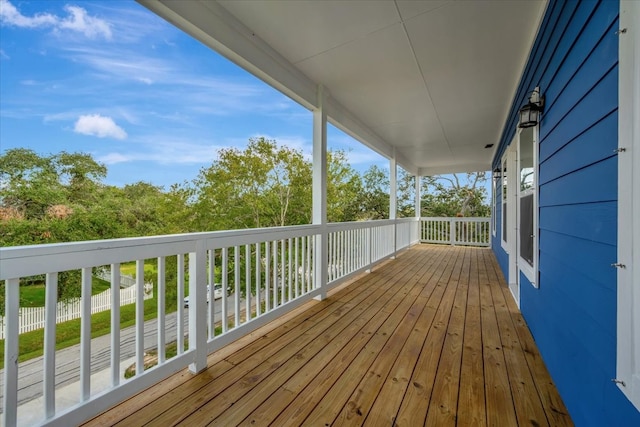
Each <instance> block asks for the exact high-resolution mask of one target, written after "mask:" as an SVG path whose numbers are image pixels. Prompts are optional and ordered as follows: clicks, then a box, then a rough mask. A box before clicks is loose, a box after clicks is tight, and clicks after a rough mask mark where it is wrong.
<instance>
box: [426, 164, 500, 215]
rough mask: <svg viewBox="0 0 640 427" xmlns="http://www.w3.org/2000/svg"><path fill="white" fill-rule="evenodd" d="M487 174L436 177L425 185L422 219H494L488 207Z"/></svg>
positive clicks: (475, 173)
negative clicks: (484, 217)
mask: <svg viewBox="0 0 640 427" xmlns="http://www.w3.org/2000/svg"><path fill="white" fill-rule="evenodd" d="M486 180H487V177H486V173H485V172H473V173H467V174H465V175H464V176H463V177H461V176H459V175H458V174H453V175H446V176H445V175H434V176H428V177H424V178H423V181H422V184H421V185H422V200H421V206H422V216H436V217H437V216H445V217H452V216H465V217H476V216H478V217H483V216H490V215H491V208H490V207H489V205H488V204H486V197H487V190H486V188H485V187H484V183H485V182H486Z"/></svg>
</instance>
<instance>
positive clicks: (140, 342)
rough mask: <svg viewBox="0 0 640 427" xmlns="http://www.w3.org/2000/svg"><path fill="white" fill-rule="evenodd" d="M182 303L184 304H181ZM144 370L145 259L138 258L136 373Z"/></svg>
mask: <svg viewBox="0 0 640 427" xmlns="http://www.w3.org/2000/svg"><path fill="white" fill-rule="evenodd" d="M181 305H182V304H181ZM143 372H144V260H142V259H139V260H136V375H140V374H142V373H143Z"/></svg>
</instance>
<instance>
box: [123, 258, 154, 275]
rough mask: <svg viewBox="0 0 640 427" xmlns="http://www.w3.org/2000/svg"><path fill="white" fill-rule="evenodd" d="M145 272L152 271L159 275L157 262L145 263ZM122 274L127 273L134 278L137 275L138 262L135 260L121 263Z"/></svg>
mask: <svg viewBox="0 0 640 427" xmlns="http://www.w3.org/2000/svg"><path fill="white" fill-rule="evenodd" d="M144 272H145V273H147V274H148V273H152V274H155V275H157V274H158V270H157V268H156V266H155V264H150V263H148V262H145V263H144ZM120 274H126V275H127V276H131V277H133V278H135V277H136V263H135V261H134V262H127V263H125V264H120Z"/></svg>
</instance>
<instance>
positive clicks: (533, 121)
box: [518, 87, 544, 128]
mask: <svg viewBox="0 0 640 427" xmlns="http://www.w3.org/2000/svg"><path fill="white" fill-rule="evenodd" d="M543 108H544V96H542V95H540V88H538V87H536V88H535V89H534V91H533V92H531V95H529V102H528V103H527V104H525V105H523V106H522V108H520V110H519V111H518V115H519V120H518V127H519V128H529V127H532V126H535V125H537V124H538V122H539V121H540V114H541V113H542V110H543Z"/></svg>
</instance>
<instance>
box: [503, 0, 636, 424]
mask: <svg viewBox="0 0 640 427" xmlns="http://www.w3.org/2000/svg"><path fill="white" fill-rule="evenodd" d="M618 14H619V2H618V1H616V0H613V1H580V2H575V1H561V0H557V1H556V0H551V1H550V2H549V6H548V8H547V11H546V13H545V17H544V20H543V23H542V24H541V27H540V31H539V33H538V36H537V38H536V41H535V43H534V45H533V47H532V49H531V52H530V54H529V59H528V62H527V65H526V67H525V70H524V72H523V75H522V77H521V81H520V85H519V87H518V90H517V91H516V95H515V97H514V100H513V105H512V106H511V110H510V114H509V116H508V118H507V120H506V122H505V127H504V129H503V132H502V136H501V139H500V141H499V144H498V150H497V152H496V156H495V157H494V159H493V166H494V167H497V166H498V165H499V164H500V159H501V158H502V155H503V153H504V152H505V150H506V148H507V146H508V144H510V142H511V140H512V139H513V136H514V135H515V131H516V124H517V122H516V121H517V111H518V109H519V108H520V106H522V105H523V104H524V103H525V102H526V99H527V95H528V94H529V93H530V92H531V91H532V90H533V89H534V88H535V87H536V86H540V88H541V91H542V93H543V94H544V95H545V97H546V105H545V111H544V113H543V117H542V121H541V123H540V145H539V165H538V166H539V173H538V196H539V223H538V225H539V229H538V232H537V234H538V239H539V280H538V284H539V288H534V287H533V286H531V285H530V284H529V282H528V281H527V279H526V277H525V276H524V275H523V274H520V279H521V286H520V304H521V310H522V313H523V315H524V317H525V319H526V320H527V324H528V325H529V328H530V329H531V332H532V333H533V336H534V338H535V340H536V343H537V345H538V347H539V349H540V352H541V354H542V357H543V359H544V360H545V363H546V364H547V367H548V368H549V371H550V372H551V375H552V377H553V379H554V382H555V384H556V385H557V387H558V389H559V390H560V393H561V395H562V397H563V400H564V402H565V404H566V405H567V408H568V409H569V413H570V414H571V417H572V419H573V421H574V422H575V423H576V425H579V426H582V425H584V426H631V425H634V426H635V425H640V412H639V411H638V410H637V409H636V408H634V407H633V405H632V404H631V403H630V402H629V401H628V400H627V398H626V397H625V396H624V395H623V394H622V393H621V392H620V391H619V390H618V388H617V387H616V386H615V384H613V383H612V382H611V378H614V377H615V372H616V340H617V337H616V312H617V303H616V301H617V300H616V298H617V297H616V292H617V284H616V279H617V277H616V276H617V275H616V270H615V269H614V268H611V264H612V263H614V262H616V259H617V226H618V223H617V212H618V203H617V194H618V188H617V184H618V158H617V155H616V154H614V149H615V148H617V146H618V113H617V109H618V66H617V64H618V36H616V34H615V31H616V30H617V27H618ZM498 197H499V195H498ZM498 224H500V222H498ZM501 232H502V230H501V228H500V227H498V230H497V233H496V237H495V238H494V240H493V250H494V252H495V253H496V257H497V259H498V262H499V264H500V268H501V269H502V271H503V272H504V273H505V276H506V273H507V271H508V261H509V258H508V255H507V254H506V253H505V251H504V250H503V249H502V248H501V246H500V241H501Z"/></svg>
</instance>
